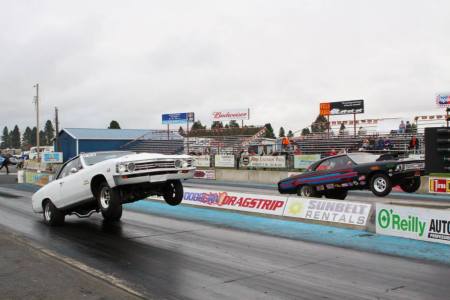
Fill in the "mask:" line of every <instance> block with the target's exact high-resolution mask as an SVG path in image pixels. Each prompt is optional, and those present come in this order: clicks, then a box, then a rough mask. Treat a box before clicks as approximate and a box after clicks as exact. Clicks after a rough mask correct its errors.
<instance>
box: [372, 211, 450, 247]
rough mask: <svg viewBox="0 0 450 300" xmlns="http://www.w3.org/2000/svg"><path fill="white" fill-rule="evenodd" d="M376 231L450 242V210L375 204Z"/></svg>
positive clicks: (424, 239)
mask: <svg viewBox="0 0 450 300" xmlns="http://www.w3.org/2000/svg"><path fill="white" fill-rule="evenodd" d="M376 207H377V211H376V221H375V222H376V232H377V233H378V234H385V235H392V236H397V237H404V238H409V239H415V240H422V241H428V242H434V243H443V244H450V212H449V211H448V210H445V209H432V208H423V207H408V206H400V205H390V204H384V203H377V204H376Z"/></svg>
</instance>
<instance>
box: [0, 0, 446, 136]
mask: <svg viewBox="0 0 450 300" xmlns="http://www.w3.org/2000/svg"><path fill="white" fill-rule="evenodd" d="M0 4H1V10H0V27H1V30H0V49H1V51H0V103H1V107H0V126H1V127H3V126H4V125H7V126H9V127H11V126H13V125H14V124H16V123H17V124H19V126H20V127H21V129H23V127H25V126H27V125H33V124H34V122H35V111H34V107H33V105H32V99H33V95H34V92H35V91H34V89H33V85H34V84H35V83H36V82H39V83H40V85H41V100H42V102H41V110H42V113H41V118H42V119H45V120H46V119H50V118H53V110H54V107H55V106H57V107H58V108H59V110H60V122H61V125H62V127H96V128H104V127H106V126H107V125H108V124H109V122H110V121H111V120H112V119H115V120H117V121H119V123H120V124H121V126H122V128H164V127H163V125H161V114H162V113H170V112H185V111H194V112H195V114H196V118H197V119H200V120H201V121H202V122H203V123H208V124H210V123H211V117H210V113H211V112H212V111H213V110H220V109H234V108H247V107H249V108H250V109H251V121H250V122H249V123H253V124H264V123H266V122H272V124H273V125H274V127H275V128H276V130H277V131H278V128H279V126H284V127H285V128H287V129H292V130H299V129H301V128H302V127H304V126H306V125H308V124H310V123H311V121H312V120H313V119H314V118H315V116H316V115H317V114H318V111H319V103H320V102H321V101H324V100H330V101H338V100H350V99H365V106H366V113H365V114H364V115H362V116H360V117H362V118H373V117H375V118H381V117H412V116H415V115H422V114H424V113H434V114H436V113H441V112H442V110H439V109H437V108H436V107H435V102H434V96H435V94H436V93H438V92H448V91H450V17H449V12H450V1H448V0H444V1H436V0H428V1H413V0H405V1H395V0H388V1H380V0H377V1H375V0H373V1H364V0H352V1H344V0H341V1H338V0H329V1H320V0H311V1H303V0H295V1H282V0H278V1H266V0H258V1H244V0H238V1H230V0H227V1H223V0H222V1H212V0H205V1H192V0H191V1H186V0H179V1H170V0H169V1H148V0H147V1H80V0H77V1H60V0H59V1H42V0H39V1H7V0H0Z"/></svg>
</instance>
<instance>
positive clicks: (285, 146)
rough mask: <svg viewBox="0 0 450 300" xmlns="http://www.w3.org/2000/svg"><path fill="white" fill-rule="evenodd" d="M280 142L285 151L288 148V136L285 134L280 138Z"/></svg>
mask: <svg viewBox="0 0 450 300" xmlns="http://www.w3.org/2000/svg"><path fill="white" fill-rule="evenodd" d="M281 144H282V145H283V149H284V150H286V151H287V150H288V148H289V138H288V137H286V136H285V137H284V138H283V139H282V140H281Z"/></svg>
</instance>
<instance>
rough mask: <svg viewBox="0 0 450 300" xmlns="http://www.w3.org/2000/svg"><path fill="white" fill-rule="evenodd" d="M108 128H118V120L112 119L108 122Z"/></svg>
mask: <svg viewBox="0 0 450 300" xmlns="http://www.w3.org/2000/svg"><path fill="white" fill-rule="evenodd" d="M108 129H120V125H119V122H117V121H116V120H112V121H111V123H109V127H108Z"/></svg>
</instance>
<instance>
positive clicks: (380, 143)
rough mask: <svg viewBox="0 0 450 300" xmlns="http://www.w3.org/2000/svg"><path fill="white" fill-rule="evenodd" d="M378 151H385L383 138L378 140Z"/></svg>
mask: <svg viewBox="0 0 450 300" xmlns="http://www.w3.org/2000/svg"><path fill="white" fill-rule="evenodd" d="M376 150H384V139H383V138H382V137H380V138H379V139H378V142H377V147H376Z"/></svg>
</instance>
